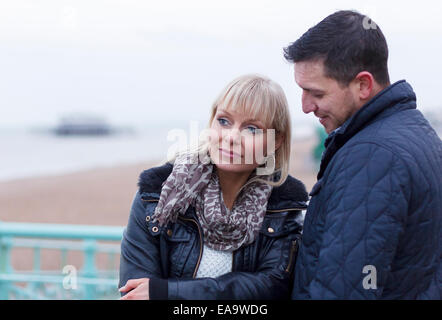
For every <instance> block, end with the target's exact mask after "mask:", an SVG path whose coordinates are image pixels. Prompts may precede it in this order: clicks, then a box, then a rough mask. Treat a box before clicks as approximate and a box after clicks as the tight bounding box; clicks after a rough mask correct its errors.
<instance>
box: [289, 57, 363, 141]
mask: <svg viewBox="0 0 442 320" xmlns="http://www.w3.org/2000/svg"><path fill="white" fill-rule="evenodd" d="M295 81H296V83H297V84H298V85H299V86H300V87H301V88H302V111H304V112H305V113H310V112H313V113H314V114H315V116H316V117H318V118H319V122H320V123H321V124H322V125H323V126H324V128H325V131H326V132H327V133H330V132H332V131H333V130H335V129H336V128H338V127H340V126H341V125H342V124H343V123H344V122H345V121H346V120H347V119H348V118H350V117H351V116H352V115H353V114H354V113H355V112H356V111H357V110H358V109H359V107H360V106H359V105H358V103H357V100H356V99H355V95H354V94H353V93H352V89H353V92H354V88H352V86H354V84H353V83H350V84H349V85H348V86H347V87H342V86H341V85H340V84H339V83H338V82H337V81H336V80H334V79H331V78H328V77H326V76H325V75H324V64H323V62H322V61H302V62H296V63H295Z"/></svg>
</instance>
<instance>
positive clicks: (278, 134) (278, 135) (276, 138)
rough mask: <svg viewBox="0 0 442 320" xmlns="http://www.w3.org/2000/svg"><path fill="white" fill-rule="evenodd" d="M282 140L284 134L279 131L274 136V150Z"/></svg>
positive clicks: (280, 144) (279, 145)
mask: <svg viewBox="0 0 442 320" xmlns="http://www.w3.org/2000/svg"><path fill="white" fill-rule="evenodd" d="M283 142H284V135H283V134H281V133H277V134H276V137H275V151H276V150H278V149H279V147H281V146H282V143H283Z"/></svg>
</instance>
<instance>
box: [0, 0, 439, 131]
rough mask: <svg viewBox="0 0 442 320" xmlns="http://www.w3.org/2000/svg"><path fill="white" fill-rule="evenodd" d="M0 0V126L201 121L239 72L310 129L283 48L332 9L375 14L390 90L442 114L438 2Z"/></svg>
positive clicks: (421, 107) (309, 117)
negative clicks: (404, 85) (280, 94)
mask: <svg viewBox="0 0 442 320" xmlns="http://www.w3.org/2000/svg"><path fill="white" fill-rule="evenodd" d="M0 1H1V2H0V110H1V114H0V127H2V126H3V127H5V126H6V127H9V126H27V125H53V124H54V123H56V121H57V119H58V117H60V116H62V115H64V114H66V113H70V112H73V111H87V112H94V113H96V114H102V115H105V116H106V117H107V118H108V119H109V120H110V121H112V122H113V123H118V124H137V125H140V124H141V125H142V124H150V123H153V122H155V123H157V124H158V123H164V121H167V120H171V121H173V122H176V121H183V120H186V121H190V120H200V121H205V120H206V119H207V118H208V113H209V108H210V105H211V104H212V102H213V100H214V99H215V97H216V96H217V94H218V93H219V91H220V90H221V89H222V88H223V87H224V86H225V85H226V84H227V83H228V82H229V81H230V80H232V79H233V78H234V77H236V76H238V75H241V74H244V73H261V74H264V75H267V76H269V77H270V78H272V79H273V80H275V81H277V82H278V83H280V84H281V85H282V87H283V88H284V90H285V92H286V95H287V98H288V100H289V103H290V107H291V109H290V110H291V113H292V118H293V119H294V122H295V123H297V122H304V121H312V122H314V121H315V120H314V119H313V116H311V115H305V114H303V113H302V111H301V105H300V97H301V91H300V90H299V88H297V87H296V85H295V82H294V80H293V66H292V65H291V64H289V63H287V62H286V61H285V60H284V58H283V55H282V49H283V47H285V46H287V45H288V44H289V43H290V42H293V41H295V40H296V39H297V38H298V37H300V36H301V35H302V34H303V33H304V32H305V31H306V30H307V29H308V28H310V27H311V26H313V25H314V24H316V23H317V22H319V21H320V20H322V19H323V18H324V17H326V16H327V15H329V14H331V13H333V12H334V11H336V10H339V9H356V10H358V11H359V12H361V13H363V14H367V15H369V16H370V17H371V18H373V20H374V21H376V23H377V24H378V25H379V26H380V27H381V29H382V31H383V32H384V34H385V36H386V38H387V42H388V44H389V49H390V59H389V68H390V78H391V80H392V82H395V81H397V80H400V79H406V80H407V81H409V82H410V84H411V85H412V86H413V87H414V89H415V91H416V94H417V96H418V107H419V108H420V109H421V110H424V111H426V110H439V109H441V110H442V98H441V96H440V91H441V90H440V86H441V81H440V75H441V74H442V62H441V61H442V59H441V58H440V57H441V52H442V23H441V21H442V18H441V17H442V9H441V4H440V2H438V1H425V0H421V1H415V0H414V1H385V0H381V1H377V0H371V1H354V0H352V1H312V0H309V1H293V0H291V1H277V0H271V1H259V0H251V1H238V0H235V1H226V0H223V1H207V0H206V1H189V0H186V1H146V0H144V1H135V0H118V1H117V0H103V1H98V0H77V1H74V0H71V1H68V0H41V1H39V0H9V1H7V0H0ZM437 112H440V111H437Z"/></svg>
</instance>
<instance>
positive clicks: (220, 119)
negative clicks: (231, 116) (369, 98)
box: [217, 118, 229, 126]
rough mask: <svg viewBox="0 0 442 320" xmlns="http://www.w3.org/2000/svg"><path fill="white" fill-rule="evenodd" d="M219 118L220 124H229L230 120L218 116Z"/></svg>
mask: <svg viewBox="0 0 442 320" xmlns="http://www.w3.org/2000/svg"><path fill="white" fill-rule="evenodd" d="M217 120H218V122H219V124H220V125H222V126H226V125H228V124H229V121H227V120H226V119H224V118H218V119H217Z"/></svg>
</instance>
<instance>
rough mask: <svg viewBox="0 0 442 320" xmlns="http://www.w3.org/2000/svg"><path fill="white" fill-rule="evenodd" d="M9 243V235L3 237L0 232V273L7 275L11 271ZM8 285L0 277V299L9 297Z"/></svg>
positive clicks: (8, 283) (7, 282) (10, 241)
mask: <svg viewBox="0 0 442 320" xmlns="http://www.w3.org/2000/svg"><path fill="white" fill-rule="evenodd" d="M0 223H1V222H0ZM11 244H12V239H11V237H7V236H6V237H5V236H2V235H1V234H0V275H7V274H10V273H11V271H12V266H11ZM10 286H11V284H10V282H9V281H8V280H2V279H0V300H7V299H8V298H9V288H10Z"/></svg>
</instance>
